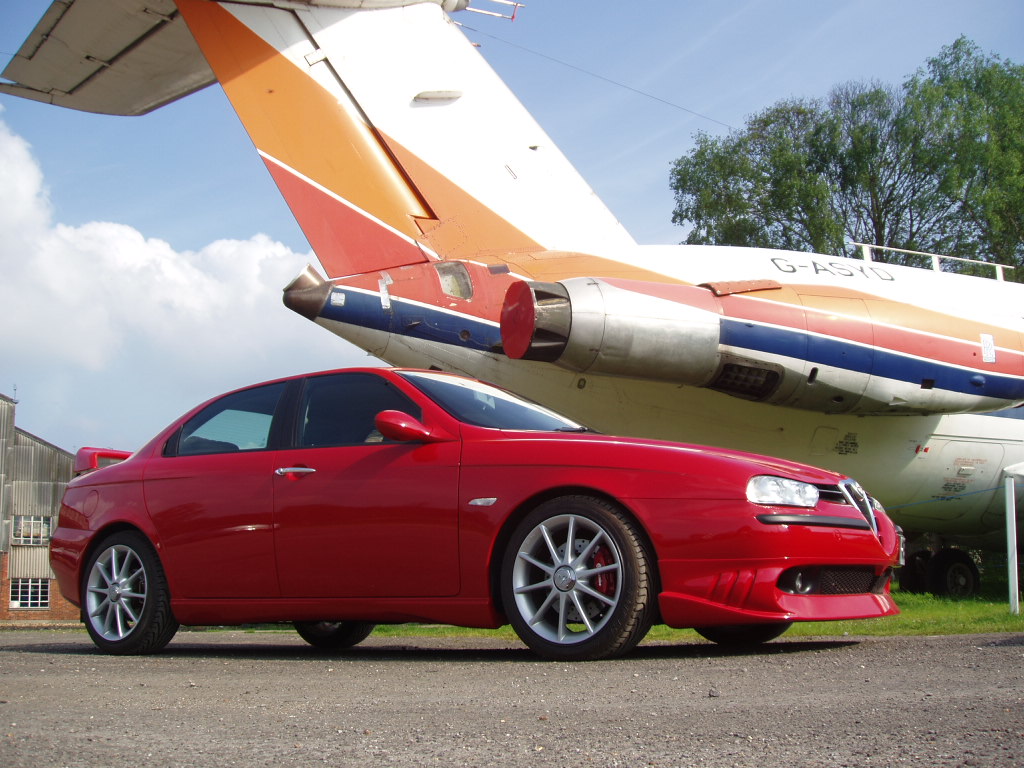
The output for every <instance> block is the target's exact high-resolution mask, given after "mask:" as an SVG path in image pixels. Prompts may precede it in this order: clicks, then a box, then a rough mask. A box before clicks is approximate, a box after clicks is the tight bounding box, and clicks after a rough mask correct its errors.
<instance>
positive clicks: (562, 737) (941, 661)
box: [0, 630, 1024, 768]
mask: <svg viewBox="0 0 1024 768" xmlns="http://www.w3.org/2000/svg"><path fill="white" fill-rule="evenodd" d="M321 764H322V765H331V766H424V765H432V764H436V765H445V766H464V765H465V766H505V765H508V766H531V767H533V766H536V767H538V768H540V767H542V766H574V767H578V766H591V765H592V766H620V765H621V766H701V767H703V766H708V768H711V767H712V766H713V767H714V768H729V766H742V767H746V766H751V767H754V766H757V768H774V767H775V766H779V767H782V766H785V768H813V767H816V766H857V767H858V768H863V767H864V766H900V765H912V766H929V768H937V767H939V766H999V767H1000V768H1001V767H1003V766H1006V767H1007V768H1009V767H1011V766H1012V767H1013V768H1019V766H1021V765H1022V764H1024V635H961V636H953V637H891V638H822V639H816V640H810V641H809V640H806V639H802V638H801V639H794V640H786V639H785V638H783V639H781V640H778V641H776V642H774V643H771V644H770V645H766V646H764V647H763V648H762V649H761V650H760V651H759V652H756V653H749V652H748V653H736V652H728V651H723V650H719V649H718V648H717V647H716V646H713V645H707V644H703V643H696V642H694V643H687V644H682V645H661V644H645V645H643V646H641V647H640V648H639V649H637V651H635V652H634V653H633V654H631V655H630V656H629V657H627V658H625V659H620V660H617V661H610V662H592V663H578V664H566V663H556V662H544V661H539V660H537V659H536V658H535V657H533V656H532V655H530V654H529V653H528V652H527V651H525V650H524V649H523V648H522V647H521V646H518V645H515V644H512V643H509V642H507V641H502V640H497V639H494V640H492V639H477V638H473V639H457V640H449V639H431V638H398V639H395V638H378V637H376V636H371V637H370V638H369V639H368V640H367V641H366V642H365V643H364V644H363V645H360V646H359V647H358V648H356V649H353V650H352V651H350V652H348V653H346V654H344V655H333V656H323V655H319V654H318V653H317V652H315V651H313V650H312V649H310V648H309V647H307V646H306V645H305V644H304V643H302V641H301V640H299V639H298V637H297V636H296V635H293V634H292V633H289V632H244V631H225V632H181V633H179V634H178V636H177V637H176V638H175V640H174V641H173V642H172V643H171V645H170V646H168V649H167V651H166V652H164V653H162V654H160V655H157V656H148V657H129V658H120V657H114V656H104V655H102V654H100V653H98V652H97V651H96V650H95V649H94V647H93V646H92V644H91V642H90V641H89V639H88V637H87V636H86V635H85V633H84V632H81V631H66V630H65V631H60V630H48V631H47V630H17V631H5V632H0V766H3V768H49V766H68V767H71V766H104V767H105V768H119V767H120V766H133V767H134V766H146V768H163V767H164V766H175V768H178V767H183V766H196V767H197V768H207V767H212V766H246V767H249V766H251V767H253V768H259V767H262V766H282V765H296V766H313V765H321Z"/></svg>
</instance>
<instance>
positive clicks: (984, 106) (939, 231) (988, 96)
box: [671, 38, 1024, 279]
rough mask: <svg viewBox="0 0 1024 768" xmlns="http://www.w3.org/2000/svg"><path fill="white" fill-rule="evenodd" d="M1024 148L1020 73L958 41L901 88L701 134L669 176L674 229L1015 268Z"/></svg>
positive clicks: (1020, 240)
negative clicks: (851, 245)
mask: <svg viewBox="0 0 1024 768" xmlns="http://www.w3.org/2000/svg"><path fill="white" fill-rule="evenodd" d="M1022 142H1024V69H1022V68H1021V67H1020V66H1018V65H1015V64H1011V63H1008V62H1004V61H1002V60H1000V59H999V58H998V57H985V56H983V55H982V54H981V53H980V52H979V51H978V49H977V47H976V46H974V45H973V44H972V43H970V42H969V41H967V40H965V39H963V38H961V39H960V40H958V41H956V42H955V43H954V44H953V45H951V46H948V47H946V48H943V49H942V51H941V52H940V54H939V56H937V57H936V58H934V59H932V60H930V61H929V62H928V64H927V66H926V68H924V69H922V70H921V71H919V72H918V73H916V74H915V75H914V76H912V77H911V78H910V79H908V80H907V81H906V83H904V84H903V86H902V87H899V88H897V87H891V86H885V85H882V84H879V83H849V84H845V85H840V86H837V87H835V88H833V89H832V91H831V92H830V93H829V95H828V96H827V98H825V99H822V100H813V99H800V100H787V101H782V102H779V103H778V104H776V105H774V106H772V107H770V108H769V109H766V110H765V111H763V112H761V113H759V114H757V115H755V116H753V117H752V118H750V119H749V120H748V121H747V124H746V126H745V127H744V128H743V129H742V130H737V131H732V132H731V133H730V134H729V135H727V136H725V137H713V136H710V135H708V134H706V133H698V134H697V135H696V137H695V147H694V149H693V150H692V151H691V152H690V153H689V154H688V155H685V156H683V157H681V158H679V159H678V160H677V161H676V162H675V163H674V165H673V168H672V176H671V184H672V189H673V191H674V193H675V199H676V207H675V210H674V211H673V215H672V220H673V222H675V223H677V224H681V225H683V226H687V227H689V232H688V233H687V236H686V242H687V243H711V244H721V245H744V246H762V247H770V248H786V249H794V250H806V251H817V252H823V253H840V252H843V251H844V248H845V246H844V243H845V242H849V241H854V242H867V243H872V244H874V245H882V246H887V247H892V248H904V249H907V250H914V251H928V252H932V253H944V254H948V255H952V256H962V257H968V258H978V259H983V260H988V261H1000V262H1003V263H1010V264H1020V265H1024V252H1022V247H1024V149H1022ZM913 258H914V257H904V256H899V255H897V256H891V257H889V259H888V260H890V261H898V262H899V261H913ZM1014 277H1016V279H1024V269H1018V271H1017V274H1016V275H1015V276H1014Z"/></svg>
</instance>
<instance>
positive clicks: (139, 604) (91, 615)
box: [82, 531, 178, 654]
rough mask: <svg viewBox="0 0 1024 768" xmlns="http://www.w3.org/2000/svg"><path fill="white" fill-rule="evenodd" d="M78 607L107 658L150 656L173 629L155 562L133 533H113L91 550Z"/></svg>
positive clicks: (163, 583) (175, 625) (174, 623)
mask: <svg viewBox="0 0 1024 768" xmlns="http://www.w3.org/2000/svg"><path fill="white" fill-rule="evenodd" d="M82 608H83V613H84V618H85V626H86V629H87V630H88V631H89V635H90V637H92V640H93V642H94V643H95V644H96V645H97V646H98V647H100V648H101V649H103V650H105V651H107V652H109V653H121V654H139V653H152V652H154V651H158V650H160V649H161V648H163V647H164V646H165V645H167V643H168V642H170V640H171V638H172V637H173V636H174V633H175V632H177V630H178V622H177V621H176V620H175V619H174V616H173V614H172V613H171V604H170V591H169V590H168V588H167V579H166V577H165V576H164V572H163V568H162V567H161V565H160V560H159V558H158V557H157V554H156V551H155V550H154V549H153V546H152V545H151V544H150V543H149V541H148V540H147V539H146V538H145V537H144V536H142V535H141V534H140V533H137V532H134V531H122V532H119V533H115V534H113V535H112V536H109V537H108V538H106V539H105V540H104V541H103V542H102V543H101V544H100V545H99V547H97V548H96V550H95V552H94V553H93V555H92V557H90V559H89V565H88V568H87V569H86V571H85V580H84V583H83V586H82Z"/></svg>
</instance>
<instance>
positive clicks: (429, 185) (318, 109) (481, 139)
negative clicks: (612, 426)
mask: <svg viewBox="0 0 1024 768" xmlns="http://www.w3.org/2000/svg"><path fill="white" fill-rule="evenodd" d="M466 4H467V2H466V0H294V1H293V2H271V0H248V1H247V2H245V3H241V2H230V1H218V2H213V1H211V0H176V2H173V3H172V2H171V0H147V2H145V3H144V2H141V0H125V2H120V3H116V4H111V3H109V1H108V0H60V2H59V3H55V4H54V8H51V11H50V12H49V13H48V14H47V18H44V20H43V21H42V22H40V25H39V26H38V27H37V29H36V31H35V32H34V33H33V37H32V38H30V40H29V41H27V42H26V44H25V46H23V48H22V51H20V52H19V57H20V58H19V59H18V60H17V61H16V62H12V64H11V65H10V66H9V67H8V68H7V71H5V76H8V77H11V78H12V79H14V80H16V82H15V83H14V84H9V85H6V86H5V87H4V90H6V91H7V92H19V91H24V90H25V88H27V87H28V86H27V85H26V84H28V83H31V84H32V85H31V88H30V90H31V91H32V94H28V93H27V92H22V93H19V95H29V97H30V98H39V99H41V100H48V101H52V102H53V103H57V104H63V105H64V106H70V107H74V108H78V109H87V110H92V111H117V110H120V111H121V112H122V113H125V114H137V113H141V112H142V111H146V110H148V109H151V108H154V107H155V106H159V105H160V104H163V103H167V102H168V101H170V100H173V98H177V97H179V96H181V95H184V94H186V93H188V92H191V90H194V89H195V88H196V87H201V86H202V85H203V84H205V83H207V82H209V80H210V71H211V70H212V72H213V73H214V74H215V75H216V79H217V80H219V81H220V83H221V85H222V86H223V87H224V90H225V92H226V93H227V95H228V97H229V99H230V100H231V102H232V104H233V106H234V108H235V110H236V112H237V113H238V115H239V117H240V118H241V120H242V123H243V124H244V126H245V128H246V130H247V131H248V133H249V136H250V137H251V139H252V140H253V143H254V144H255V145H256V148H257V150H258V151H259V153H260V155H261V157H262V158H263V160H264V162H265V163H266V166H267V168H268V169H269V171H270V173H271V174H272V176H273V178H274V180H275V181H276V183H277V185H278V187H279V188H280V190H281V192H282V194H283V195H284V197H285V198H286V200H287V202H288V204H289V206H290V207H291V209H292V211H293V213H294V214H295V216H296V218H297V220H298V222H299V224H300V226H301V227H302V228H303V231H304V232H305V233H306V236H307V238H308V239H309V241H310V244H311V245H312V246H313V249H314V251H315V252H316V254H317V257H318V258H319V259H320V262H321V264H322V266H323V267H324V269H325V271H326V272H327V274H328V275H329V276H330V277H340V276H344V275H350V274H359V273H365V272H371V271H375V270H381V269H388V268H393V267H399V266H403V265H409V264H416V263H423V262H428V261H432V260H434V259H438V258H441V259H444V258H473V259H477V260H481V261H486V262H491V263H493V262H499V261H502V260H503V258H504V257H506V256H508V255H510V254H523V253H533V252H537V251H576V252H586V253H594V254H601V253H610V252H614V251H616V250H619V249H625V248H629V247H632V246H633V245H635V243H634V242H633V240H632V239H631V238H630V237H629V235H628V234H627V233H626V232H625V230H624V229H623V228H622V226H621V225H620V224H619V223H618V222H617V221H616V219H615V217H614V216H613V215H612V214H611V213H610V212H609V211H608V209H607V208H606V207H605V206H604V205H603V204H602V203H601V202H600V201H599V200H598V199H597V197H596V196H595V195H594V193H593V191H592V190H591V189H590V188H589V187H588V186H587V185H586V183H585V182H584V181H583V180H582V178H580V176H579V175H578V174H577V173H576V171H575V170H574V169H573V168H572V166H571V165H570V164H569V162H568V161H567V160H566V159H565V157H564V156H563V155H562V154H561V152H560V151H559V150H558V149H557V148H556V147H555V146H554V145H553V143H552V142H551V140H550V139H549V138H548V137H547V135H546V134H545V133H544V132H543V130H542V129H541V128H540V127H539V126H538V125H537V123H536V122H535V121H534V120H533V118H532V117H531V116H530V115H529V114H528V113H527V111H526V110H525V109H524V108H523V107H522V105H521V104H520V103H519V102H518V100H517V99H516V98H515V96H513V95H512V93H511V91H509V89H508V88H507V87H506V86H505V85H504V83H502V81H501V80H500V79H499V78H498V76H497V75H496V74H495V73H494V72H493V71H492V70H491V68H490V67H489V66H488V65H487V64H486V62H484V60H483V58H482V57H481V56H480V55H479V53H478V52H477V51H476V50H475V48H474V46H473V44H472V43H471V42H470V41H468V40H467V39H466V37H465V35H464V34H463V32H462V30H461V29H460V28H459V27H458V25H456V24H455V23H454V22H453V21H452V20H451V19H450V18H449V16H448V15H447V14H446V13H445V11H446V10H456V9H459V8H462V7H465V5H466ZM58 5H59V6H60V7H61V8H62V9H63V11H62V12H61V13H60V14H59V18H57V16H58V14H57V11H56V10H55V8H56V7H57V6H58ZM112 5H113V6H117V8H119V9H121V10H120V11H118V12H115V11H110V12H109V13H107V15H105V16H102V18H101V19H100V20H99V21H96V22H93V21H91V20H90V15H89V14H90V12H97V13H99V12H100V11H99V9H101V8H107V7H109V6H112ZM136 6H137V7H136ZM179 11H180V15H179ZM118 13H119V14H120V15H118ZM154 16H162V17H163V20H162V21H159V22H158V23H157V24H156V25H155V26H154V25H153V23H152V17H154ZM98 18H99V17H98ZM182 19H183V20H184V22H185V23H186V24H187V29H186V28H185V26H184V25H183V24H182ZM146 24H149V25H150V26H149V27H146ZM44 27H47V28H48V29H49V36H47V29H45V28H44ZM90 30H91V31H90ZM147 30H148V31H147ZM188 32H190V33H191V34H188ZM56 33H59V36H58V35H57V34H56ZM76 35H77V37H76ZM58 37H59V38H60V41H67V40H72V39H73V40H74V41H75V44H74V46H70V45H68V44H66V43H64V42H60V41H58V42H60V44H58V42H54V40H56V39H57V38H58ZM108 39H109V40H115V39H116V42H112V43H110V45H109V46H108V47H110V48H117V47H118V46H122V47H123V46H125V45H127V49H126V50H124V51H122V52H121V53H120V54H117V55H112V54H109V53H108V54H105V55H107V56H108V58H110V59H111V60H112V63H111V66H108V67H105V68H99V69H96V67H95V66H94V67H93V69H94V70H95V71H94V72H92V74H90V80H89V82H90V85H89V86H88V87H84V86H83V87H78V88H77V89H75V88H71V86H70V85H69V84H68V83H63V82H58V80H60V78H59V76H58V75H59V73H58V72H57V70H58V69H61V68H64V69H67V68H70V67H73V66H76V65H81V66H83V67H84V66H85V64H83V63H82V62H88V61H90V60H92V59H97V58H99V57H98V56H96V55H94V53H93V52H95V51H98V50H99V49H98V48H97V47H96V46H98V45H99V44H100V42H103V41H107V40H108ZM172 39H173V40H175V41H177V43H176V47H175V46H171V47H170V48H168V46H169V42H168V41H170V40H172ZM196 43H198V46H196ZM37 49H38V50H37ZM197 50H201V51H202V54H203V56H204V57H205V62H203V61H202V60H201V58H197V57H196V51H197ZM50 51H53V52H60V51H62V53H61V56H63V58H60V57H58V56H57V53H48V52H50ZM43 54H46V56H49V57H51V58H50V60H49V64H48V65H47V66H43V60H44V59H45V58H46V56H44V55H43ZM76 57H77V58H76ZM58 59H59V61H58ZM37 62H38V64H37ZM54 62H57V66H56V68H55V67H54ZM118 62H121V64H120V70H122V71H121V73H120V74H118V71H117V70H118V66H117V65H118ZM207 62H208V64H209V67H208V68H207V67H206V63H207ZM83 71H84V70H83ZM125 73H128V74H130V75H132V76H133V77H134V80H131V81H130V82H129V81H128V80H126V79H125V78H126V77H127V76H128V75H127V74H125ZM158 75H159V76H160V77H162V78H163V79H162V80H160V79H159V78H157V76H158ZM107 78H111V80H110V82H111V83H112V85H111V87H108V88H103V87H101V86H102V85H103V82H104V80H105V79H107ZM118 78H120V80H119V82H120V83H121V84H122V85H124V88H123V89H122V91H123V92H122V93H121V95H120V96H119V97H118V98H117V99H112V98H109V94H110V93H111V92H114V91H117V87H116V86H117V82H118ZM147 78H151V79H152V78H157V79H153V80H152V82H158V84H159V92H158V93H157V92H155V91H152V90H151V91H149V92H147V86H146V82H147ZM65 79H67V78H65ZM129 85H130V87H129ZM62 88H67V89H69V90H71V91H75V92H76V94H77V95H74V97H68V98H61V97H59V94H57V95H55V94H56V93H57V91H59V90H61V89H62ZM154 88H156V86H154ZM213 172H215V169H213Z"/></svg>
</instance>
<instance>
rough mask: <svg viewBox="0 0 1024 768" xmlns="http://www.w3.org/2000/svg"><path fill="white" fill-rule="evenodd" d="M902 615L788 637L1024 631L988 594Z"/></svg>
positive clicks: (661, 631)
mask: <svg viewBox="0 0 1024 768" xmlns="http://www.w3.org/2000/svg"><path fill="white" fill-rule="evenodd" d="M893 596H894V597H895V598H896V604H897V605H899V607H900V611H901V613H900V615H899V616H889V617H886V618H882V619H864V620H860V621H810V622H798V623H796V624H794V625H793V627H792V629H790V630H789V631H788V632H787V633H786V634H785V637H821V636H828V637H835V636H845V635H851V636H852V635H860V636H864V635H870V636H875V637H887V636H892V635H964V634H975V633H989V632H1024V615H1017V616H1013V615H1011V614H1010V606H1009V602H1008V600H1007V599H1006V598H1003V599H1001V600H1000V599H999V598H996V597H993V596H991V594H987V595H986V596H983V597H977V598H973V599H970V600H951V599H948V598H942V597H934V596H932V595H920V594H913V593H910V592H900V591H899V590H895V591H894V592H893ZM374 634H376V635H382V636H385V637H395V638H400V637H500V638H504V639H509V640H515V638H516V635H515V633H514V632H513V631H512V629H511V628H510V627H502V628H501V629H496V630H494V629H467V628H463V627H452V626H448V625H431V624H397V625H392V626H380V627H377V629H376V630H375V632H374ZM647 637H648V639H649V640H654V641H663V642H690V641H691V640H696V639H697V637H698V635H697V634H696V633H695V632H694V631H693V630H688V629H670V628H669V627H666V626H663V625H661V626H656V627H654V628H653V629H652V630H651V632H650V634H649V635H648V636H647Z"/></svg>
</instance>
